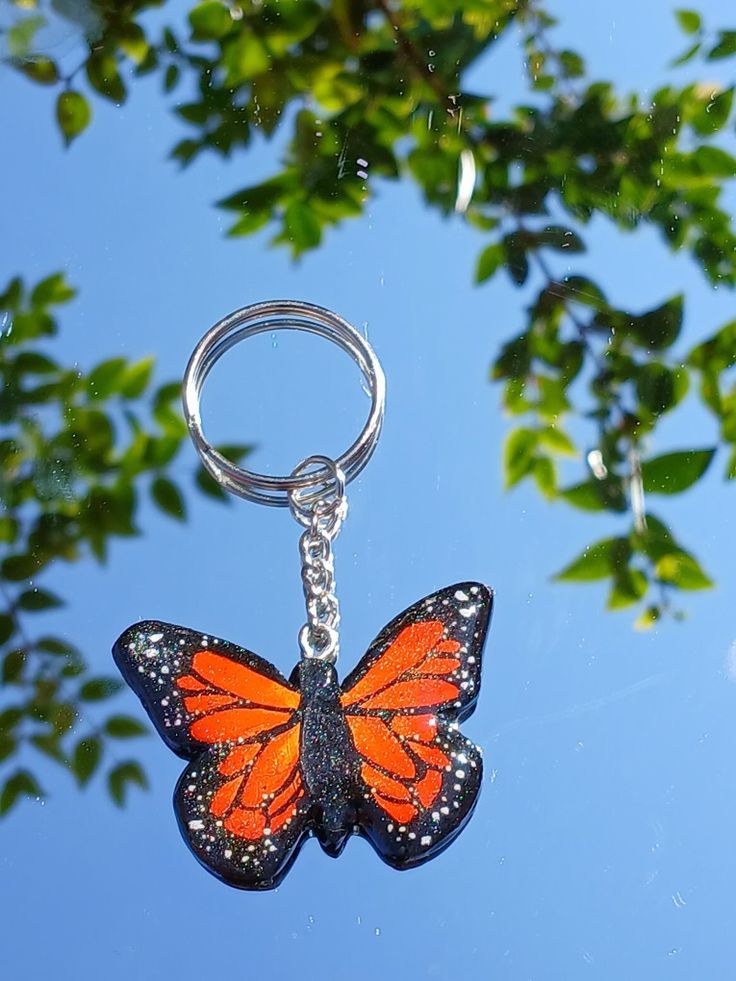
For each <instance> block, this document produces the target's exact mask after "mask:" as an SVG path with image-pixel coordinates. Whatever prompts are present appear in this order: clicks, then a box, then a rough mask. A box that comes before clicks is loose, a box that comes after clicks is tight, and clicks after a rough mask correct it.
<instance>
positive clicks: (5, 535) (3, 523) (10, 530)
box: [0, 515, 20, 545]
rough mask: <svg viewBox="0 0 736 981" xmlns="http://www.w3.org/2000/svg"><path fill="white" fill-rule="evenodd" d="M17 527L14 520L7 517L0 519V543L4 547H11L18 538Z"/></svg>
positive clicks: (16, 522)
mask: <svg viewBox="0 0 736 981" xmlns="http://www.w3.org/2000/svg"><path fill="white" fill-rule="evenodd" d="M19 527H20V526H19V524H18V521H17V519H16V518H11V517H9V516H8V515H5V516H4V517H2V518H0V542H3V543H4V544H6V545H12V544H13V542H14V541H15V540H16V539H17V538H18V529H19Z"/></svg>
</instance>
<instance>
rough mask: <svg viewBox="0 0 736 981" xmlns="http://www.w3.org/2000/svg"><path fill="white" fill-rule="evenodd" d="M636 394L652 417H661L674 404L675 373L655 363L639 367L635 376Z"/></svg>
mask: <svg viewBox="0 0 736 981" xmlns="http://www.w3.org/2000/svg"><path fill="white" fill-rule="evenodd" d="M636 393H637V395H638V396H639V401H640V402H641V404H642V405H643V406H644V407H645V408H646V409H648V410H649V412H651V413H652V415H654V416H659V415H663V414H664V413H665V412H667V411H668V409H671V408H672V407H673V406H674V404H675V372H674V371H672V369H671V368H668V367H667V366H666V365H663V364H658V363H656V362H652V363H650V364H645V365H641V366H640V367H638V369H637V374H636Z"/></svg>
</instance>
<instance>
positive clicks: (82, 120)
mask: <svg viewBox="0 0 736 981" xmlns="http://www.w3.org/2000/svg"><path fill="white" fill-rule="evenodd" d="M91 119H92V110H91V109H90V105H89V103H88V102H87V100H86V99H85V97H84V96H83V95H81V94H80V93H79V92H73V91H71V90H68V91H66V92H62V93H61V94H60V95H59V97H58V99H57V100H56V120H57V122H58V124H59V128H60V129H61V132H62V135H63V137H64V142H65V143H66V144H67V146H68V145H69V144H70V143H71V142H72V140H73V139H75V138H76V137H77V136H79V134H80V133H82V132H84V130H85V129H86V128H87V127H88V126H89V123H90V120H91Z"/></svg>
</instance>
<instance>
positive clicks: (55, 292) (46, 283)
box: [31, 273, 77, 307]
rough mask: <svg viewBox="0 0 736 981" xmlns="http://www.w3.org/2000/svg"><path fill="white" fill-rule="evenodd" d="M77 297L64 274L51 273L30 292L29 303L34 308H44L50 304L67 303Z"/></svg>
mask: <svg viewBox="0 0 736 981" xmlns="http://www.w3.org/2000/svg"><path fill="white" fill-rule="evenodd" d="M76 295H77V291H76V290H75V289H74V287H73V286H70V285H69V283H68V282H67V280H66V276H65V275H64V273H53V275H51V276H47V277H46V278H45V279H42V280H41V282H40V283H37V284H36V286H34V288H33V290H32V292H31V303H32V304H33V306H34V307H45V306H49V305H50V304H52V303H68V302H69V300H73V299H74V297H75V296H76Z"/></svg>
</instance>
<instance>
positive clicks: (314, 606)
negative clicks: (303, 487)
mask: <svg viewBox="0 0 736 981" xmlns="http://www.w3.org/2000/svg"><path fill="white" fill-rule="evenodd" d="M315 464H320V465H325V466H327V467H328V469H330V470H331V471H332V473H333V477H334V479H333V480H332V481H330V482H328V484H327V485H326V486H325V488H324V492H323V494H322V496H321V497H319V498H318V499H317V500H316V501H314V502H312V503H304V502H303V500H300V498H299V496H298V495H297V494H292V495H291V496H290V506H291V511H292V514H293V515H294V517H295V518H296V519H297V521H299V523H300V524H302V525H304V529H305V530H304V532H303V533H302V535H301V537H300V539H299V554H300V556H301V566H302V572H301V574H302V586H303V589H304V600H305V603H306V607H307V622H306V623H305V624H304V626H303V627H302V629H301V630H300V631H299V646H300V648H301V652H302V657H305V658H309V657H314V658H319V659H320V660H325V661H330V662H331V663H332V664H334V663H335V661H336V660H337V656H338V652H339V646H340V645H339V637H338V626H339V624H340V604H339V603H338V600H337V596H336V594H335V565H334V556H333V551H332V543H333V541H334V540H335V538H336V537H337V535H338V534H339V532H340V527H341V526H342V523H343V521H344V520H345V516H346V515H347V510H348V503H347V499H346V498H345V483H344V476H343V474H342V471H340V469H339V468H338V467H337V465H336V464H335V463H334V461H332V460H329V459H328V458H326V457H310V458H309V459H308V460H306V461H304V462H303V463H302V464H300V465H299V467H297V469H296V471H295V473H296V472H298V471H300V470H302V469H303V468H304V467H305V465H315Z"/></svg>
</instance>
